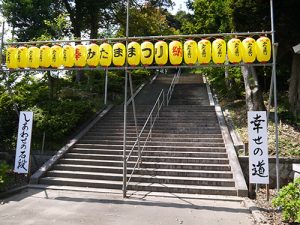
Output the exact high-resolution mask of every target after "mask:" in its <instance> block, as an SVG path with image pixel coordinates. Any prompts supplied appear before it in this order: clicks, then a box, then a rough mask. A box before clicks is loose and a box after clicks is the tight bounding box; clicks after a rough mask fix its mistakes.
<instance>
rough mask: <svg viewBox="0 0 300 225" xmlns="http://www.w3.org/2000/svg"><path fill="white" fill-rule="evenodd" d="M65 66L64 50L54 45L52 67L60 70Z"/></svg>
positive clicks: (52, 48)
mask: <svg viewBox="0 0 300 225" xmlns="http://www.w3.org/2000/svg"><path fill="white" fill-rule="evenodd" d="M62 64H63V49H62V47H61V46H59V45H53V46H52V47H51V66H52V67H53V68H58V67H60V66H62Z"/></svg>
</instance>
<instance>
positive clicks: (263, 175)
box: [248, 111, 269, 184]
mask: <svg viewBox="0 0 300 225" xmlns="http://www.w3.org/2000/svg"><path fill="white" fill-rule="evenodd" d="M248 138H249V140H248V141H249V181H250V183H251V184H269V157H268V131H267V113H266V111H251V112H248Z"/></svg>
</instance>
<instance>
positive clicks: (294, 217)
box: [272, 178, 300, 223]
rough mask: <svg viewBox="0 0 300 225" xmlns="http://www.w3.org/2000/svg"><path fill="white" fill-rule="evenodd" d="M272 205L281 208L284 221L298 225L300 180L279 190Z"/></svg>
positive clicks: (299, 215)
mask: <svg viewBox="0 0 300 225" xmlns="http://www.w3.org/2000/svg"><path fill="white" fill-rule="evenodd" d="M272 203H273V205H274V206H275V207H282V217H283V219H284V220H285V221H287V222H296V223H300V178H298V179H296V180H295V182H293V183H289V184H288V185H286V186H285V187H283V188H281V189H280V191H279V193H278V196H277V197H276V198H274V199H273V201H272Z"/></svg>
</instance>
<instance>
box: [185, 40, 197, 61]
mask: <svg viewBox="0 0 300 225" xmlns="http://www.w3.org/2000/svg"><path fill="white" fill-rule="evenodd" d="M183 53H184V62H185V64H188V65H193V64H195V63H196V62H197V58H198V47H197V43H196V42H195V41H193V40H188V41H186V42H184V45H183Z"/></svg>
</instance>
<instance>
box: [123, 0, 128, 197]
mask: <svg viewBox="0 0 300 225" xmlns="http://www.w3.org/2000/svg"><path fill="white" fill-rule="evenodd" d="M128 36H129V0H127V13H126V49H127V47H128ZM127 66H128V62H127V61H126V67H127ZM127 77H128V71H127V68H126V70H125V88H124V89H125V90H124V133H123V198H126V191H127V157H126V138H127V137H126V135H127V134H126V129H127V79H128V78H127Z"/></svg>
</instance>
